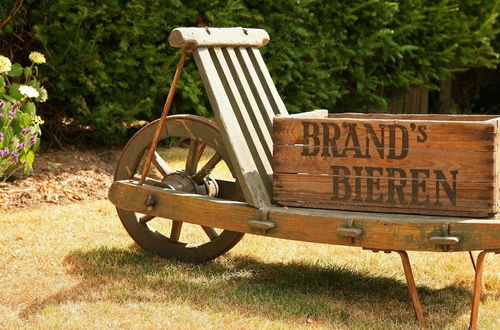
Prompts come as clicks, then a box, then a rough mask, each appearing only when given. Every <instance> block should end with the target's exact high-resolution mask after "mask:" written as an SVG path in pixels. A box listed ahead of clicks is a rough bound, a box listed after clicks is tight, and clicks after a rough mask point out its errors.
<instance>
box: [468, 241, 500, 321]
mask: <svg viewBox="0 0 500 330" xmlns="http://www.w3.org/2000/svg"><path fill="white" fill-rule="evenodd" d="M487 253H500V250H484V251H481V253H479V255H478V256H477V262H476V275H475V276H474V291H473V293H472V310H471V313H470V325H469V329H477V316H478V313H479V298H480V296H481V287H482V281H483V269H484V259H485V258H486V254H487Z"/></svg>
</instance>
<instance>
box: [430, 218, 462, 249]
mask: <svg viewBox="0 0 500 330" xmlns="http://www.w3.org/2000/svg"><path fill="white" fill-rule="evenodd" d="M441 234H442V235H441V236H432V237H431V238H430V240H431V242H433V243H434V244H436V245H440V246H441V247H442V249H443V251H448V249H449V246H450V245H457V244H458V243H460V241H461V238H460V237H459V236H452V235H450V225H449V224H444V225H442V226H441Z"/></svg>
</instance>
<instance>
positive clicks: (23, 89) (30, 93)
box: [19, 85, 40, 97]
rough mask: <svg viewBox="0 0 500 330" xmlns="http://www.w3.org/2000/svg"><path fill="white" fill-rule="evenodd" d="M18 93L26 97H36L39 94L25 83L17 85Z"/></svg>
mask: <svg viewBox="0 0 500 330" xmlns="http://www.w3.org/2000/svg"><path fill="white" fill-rule="evenodd" d="M19 93H21V94H22V95H24V96H26V97H38V96H39V95H40V94H39V93H38V91H37V90H36V89H34V88H33V87H31V86H27V85H21V86H19Z"/></svg>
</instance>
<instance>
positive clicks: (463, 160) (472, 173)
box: [273, 145, 497, 182]
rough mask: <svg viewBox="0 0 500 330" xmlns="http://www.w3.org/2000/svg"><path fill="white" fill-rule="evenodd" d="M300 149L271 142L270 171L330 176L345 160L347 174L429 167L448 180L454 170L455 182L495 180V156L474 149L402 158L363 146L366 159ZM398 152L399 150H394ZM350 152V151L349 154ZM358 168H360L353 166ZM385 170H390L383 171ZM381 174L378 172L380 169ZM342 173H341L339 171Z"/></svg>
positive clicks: (396, 172)
mask: <svg viewBox="0 0 500 330" xmlns="http://www.w3.org/2000/svg"><path fill="white" fill-rule="evenodd" d="M304 150H306V151H307V150H312V149H311V148H309V147H304V146H300V145H275V146H274V153H273V155H274V160H273V169H274V173H308V174H328V175H333V173H332V166H345V165H346V162H348V165H349V168H350V172H351V176H354V175H355V173H359V174H358V176H367V168H368V167H371V168H373V169H370V171H372V170H375V175H377V176H379V175H383V176H387V175H388V174H391V173H392V176H394V177H396V178H399V177H401V175H407V176H410V175H411V174H410V170H411V169H431V172H432V169H434V170H438V171H442V173H443V175H444V176H445V177H447V178H448V179H449V178H450V177H451V176H452V174H451V172H452V171H456V172H457V173H456V175H455V177H456V180H457V181H464V180H467V181H485V182H493V181H494V180H495V179H496V176H497V174H496V172H495V164H494V162H495V158H496V157H497V156H496V153H493V152H486V151H485V152H479V151H478V152H474V151H456V152H450V151H447V150H434V149H429V150H426V149H410V150H409V154H410V155H409V156H408V157H406V158H404V159H388V158H387V155H385V157H384V158H382V159H381V158H380V157H377V156H378V153H379V152H380V153H383V152H387V151H388V149H376V148H370V149H369V150H366V149H363V150H362V151H360V152H362V153H363V154H369V155H371V157H370V158H364V157H363V158H353V157H332V156H331V152H329V154H330V156H322V154H321V152H319V153H318V154H316V155H313V156H307V155H306V156H305V155H304ZM397 152H398V153H399V152H400V151H399V150H398V151H397ZM350 154H352V152H351V153H350ZM353 167H361V169H353ZM379 169H380V170H379ZM387 169H390V171H392V172H391V173H388V172H387ZM381 171H382V172H384V173H380V172H381ZM341 173H343V172H341Z"/></svg>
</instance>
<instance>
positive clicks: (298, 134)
mask: <svg viewBox="0 0 500 330" xmlns="http://www.w3.org/2000/svg"><path fill="white" fill-rule="evenodd" d="M273 128H274V130H273V141H274V144H300V145H303V144H314V145H318V146H325V145H326V146H332V145H334V143H335V144H336V145H337V146H340V147H343V146H347V147H350V148H357V147H361V148H365V147H366V141H368V143H369V144H370V145H371V146H376V144H375V140H377V141H380V142H382V140H384V142H385V145H384V146H383V147H382V148H391V147H395V148H416V149H437V150H470V151H490V152H491V151H493V150H494V143H493V142H494V140H495V136H496V134H497V128H496V124H495V122H490V121H484V122H476V121H462V122H458V121H457V122H454V121H451V122H442V121H425V122H415V121H412V120H408V121H406V120H396V119H387V120H370V121H367V120H366V119H365V120H363V119H351V118H348V119H333V118H328V119H324V120H321V119H309V118H307V119H299V118H286V117H277V118H275V120H274V126H273ZM391 134H392V135H391ZM403 136H404V137H406V140H407V141H404V142H408V143H407V144H406V147H405V145H403V144H402V142H403V139H402V137H403ZM348 138H349V139H348ZM353 139H356V140H357V141H355V140H353ZM464 141H466V143H464ZM391 143H393V145H391ZM357 144H359V146H358V145H357Z"/></svg>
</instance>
